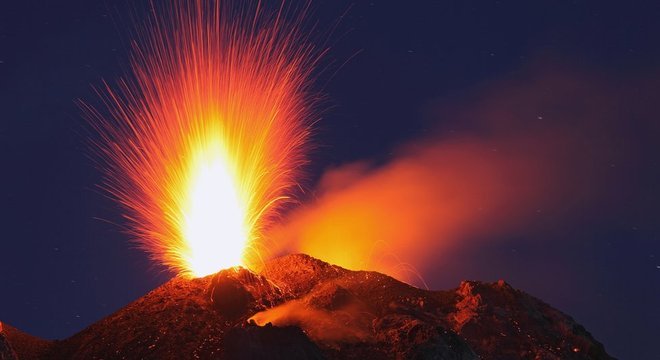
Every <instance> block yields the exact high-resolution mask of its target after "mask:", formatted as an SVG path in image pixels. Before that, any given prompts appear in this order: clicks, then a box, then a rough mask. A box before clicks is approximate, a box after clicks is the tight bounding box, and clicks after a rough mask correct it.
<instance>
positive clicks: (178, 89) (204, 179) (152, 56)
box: [83, 0, 319, 277]
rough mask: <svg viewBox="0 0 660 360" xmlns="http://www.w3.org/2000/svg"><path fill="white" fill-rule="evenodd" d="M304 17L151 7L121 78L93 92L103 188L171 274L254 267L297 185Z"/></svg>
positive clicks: (305, 89)
mask: <svg viewBox="0 0 660 360" xmlns="http://www.w3.org/2000/svg"><path fill="white" fill-rule="evenodd" d="M303 13H304V12H297V13H296V14H297V15H296V14H291V11H290V9H286V8H285V7H284V6H283V5H282V7H281V8H280V9H279V11H275V12H274V13H273V14H272V15H268V11H266V10H264V8H263V7H262V5H261V3H258V4H257V5H256V6H254V7H250V6H246V5H244V4H240V5H239V3H238V2H236V3H234V4H231V3H228V2H219V1H202V0H190V1H186V0H173V1H171V2H170V3H169V5H159V6H156V8H155V9H153V14H154V15H151V16H150V17H149V19H148V20H147V21H146V22H145V24H144V25H142V26H140V27H139V28H138V31H137V36H136V40H135V41H134V42H133V43H132V57H131V73H130V74H129V76H128V77H127V78H126V79H122V80H121V81H119V82H118V84H117V86H110V85H107V84H106V85H105V87H104V89H102V90H101V91H99V94H100V95H101V97H102V98H103V100H104V103H105V107H104V109H103V110H102V111H100V110H97V109H95V108H94V107H92V106H89V105H85V104H83V109H84V110H85V112H86V114H87V117H88V118H89V119H90V123H91V125H92V127H93V128H94V130H95V132H96V133H97V135H96V136H95V138H96V139H95V140H93V143H94V149H95V152H96V153H97V155H99V156H98V158H99V159H100V162H101V166H102V168H103V169H104V170H105V172H106V181H105V183H104V188H105V189H106V190H107V191H108V192H109V193H110V195H111V196H112V197H113V198H115V199H116V200H117V201H118V202H119V203H120V204H121V205H122V206H123V207H124V209H125V211H126V213H125V216H126V218H127V220H128V222H129V231H130V233H131V235H132V236H134V238H135V239H136V240H137V242H138V244H139V245H140V247H141V248H143V249H144V250H146V251H147V252H148V253H149V254H150V256H151V257H152V258H153V259H155V260H156V261H158V262H160V263H162V264H164V265H165V266H167V267H169V268H171V269H173V270H174V271H176V272H177V273H179V274H180V275H184V276H188V277H201V276H205V275H209V274H211V273H214V272H217V271H218V270H220V269H222V268H227V267H231V266H236V265H245V266H250V264H253V263H255V262H258V261H260V253H261V252H262V251H263V248H264V247H265V245H264V244H263V242H262V240H261V234H262V232H263V230H264V229H265V228H266V227H267V226H268V225H269V223H270V222H271V221H272V220H273V219H274V217H276V216H277V214H278V210H280V209H281V207H282V205H283V204H284V203H286V201H287V200H289V199H291V197H292V195H293V193H294V191H295V189H296V187H297V179H298V177H299V175H300V174H299V171H300V168H301V165H303V164H304V163H305V161H306V160H305V147H306V144H307V139H308V135H309V132H310V125H311V123H312V122H313V121H312V116H313V107H314V97H313V94H312V92H311V91H310V87H309V81H308V80H309V78H310V71H311V69H312V67H313V66H314V65H315V63H316V60H317V59H318V56H317V55H319V54H318V53H316V52H315V51H314V49H313V47H312V46H311V45H310V43H309V42H308V41H307V38H306V37H304V36H303V35H301V32H300V29H299V27H298V26H296V24H299V23H300V20H301V18H300V17H301V15H302V14H303ZM292 17H293V19H292ZM285 18H287V19H288V22H287V21H285V20H284V19H285ZM287 24H289V25H287Z"/></svg>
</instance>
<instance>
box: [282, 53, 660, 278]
mask: <svg viewBox="0 0 660 360" xmlns="http://www.w3.org/2000/svg"><path fill="white" fill-rule="evenodd" d="M657 80H658V77H657V75H655V74H653V76H649V75H648V74H645V75H643V76H641V75H639V76H638V75H635V74H626V75H621V76H616V77H612V76H602V74H598V73H596V72H594V71H585V70H584V69H574V68H568V67H562V66H560V65H557V64H556V63H543V64H538V63H537V64H536V65H535V66H532V67H531V68H528V69H524V70H521V71H518V72H515V73H512V74H511V76H510V77H509V78H508V79H506V80H502V81H497V82H494V83H491V84H489V85H485V86H482V87H481V88H480V89H477V90H476V91H475V92H474V93H473V94H472V95H471V96H469V97H466V98H463V99H459V100H457V99H444V100H439V101H437V102H436V103H434V104H431V105H429V107H428V109H427V113H428V114H429V117H430V118H431V120H432V121H433V122H434V123H435V124H436V125H435V127H436V129H435V132H434V134H433V135H431V136H427V137H426V138H423V139H419V140H417V141H414V142H411V143H408V144H406V145H404V146H402V147H400V148H399V149H397V151H395V153H394V156H393V158H391V159H390V160H389V161H388V162H386V163H385V164H374V163H373V162H370V161H369V160H365V161H357V162H354V163H349V164H345V165H343V166H339V167H336V168H332V169H329V170H327V172H326V173H325V174H324V175H323V177H322V179H321V180H320V182H319V184H318V186H317V189H316V192H315V193H316V196H315V198H314V199H313V200H312V201H310V202H309V203H307V204H305V205H303V206H302V207H301V208H300V209H298V210H297V211H294V212H292V213H291V214H290V216H289V217H288V219H287V221H286V222H285V223H284V224H283V225H282V226H280V227H277V228H275V229H273V230H272V233H271V237H272V238H273V239H274V240H275V241H274V243H276V244H281V245H282V246H283V249H276V251H277V250H282V251H293V252H304V253H307V254H309V255H311V256H314V257H318V258H320V259H323V260H326V261H329V262H331V263H334V264H337V265H340V266H344V267H347V268H351V269H370V270H378V271H383V272H385V273H388V274H390V275H392V276H394V277H397V278H400V279H403V280H406V281H409V282H413V283H417V284H418V285H419V284H420V283H421V282H422V281H419V280H420V279H421V278H423V275H424V269H425V268H426V267H428V266H429V265H430V264H432V263H433V264H437V263H443V262H447V261H449V260H450V259H451V258H452V256H455V254H457V253H460V252H461V251H462V250H464V249H466V248H470V247H474V246H480V245H482V244H484V242H491V243H492V242H493V241H500V240H497V239H506V238H510V237H513V236H527V237H529V238H535V235H538V234H543V233H549V232H553V231H554V228H556V227H557V226H559V225H561V226H565V225H566V224H567V223H573V222H582V223H585V222H589V221H592V220H595V219H600V220H603V219H609V218H610V217H615V216H627V215H626V214H629V213H630V212H629V211H627V210H630V209H626V208H622V207H621V206H619V205H618V204H621V203H632V200H633V199H636V198H639V197H643V195H644V193H645V189H646V188H647V187H649V186H651V184H652V182H648V183H644V184H641V183H637V182H638V181H640V180H639V178H641V177H637V178H634V179H631V176H630V173H631V172H636V171H644V170H643V169H644V167H645V164H643V163H641V162H640V161H639V160H638V158H639V157H638V155H639V154H640V153H642V152H645V151H650V150H657V145H655V141H654V140H653V139H654V134H660V131H658V124H657V122H656V121H655V119H654V116H652V115H650V114H649V113H650V109H653V107H654V105H653V104H654V103H655V102H656V101H657V100H658V99H657V98H658V95H657V94H660V92H658V91H656V90H657V88H658V84H659V83H660V82H659V81H657ZM448 119H450V120H448ZM640 133H642V134H646V135H645V136H641V138H642V141H633V140H632V139H635V138H640ZM647 140H648V141H647ZM637 200H638V199H637ZM639 206H641V207H643V202H642V205H639ZM640 211H641V210H640ZM536 238H537V239H538V240H536V241H544V240H543V239H545V237H544V236H536ZM553 241H564V240H562V239H561V237H560V238H559V239H557V238H555V239H554V240H553ZM565 241H568V240H565ZM420 275H421V276H420Z"/></svg>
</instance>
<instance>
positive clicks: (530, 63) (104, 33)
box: [0, 0, 660, 359]
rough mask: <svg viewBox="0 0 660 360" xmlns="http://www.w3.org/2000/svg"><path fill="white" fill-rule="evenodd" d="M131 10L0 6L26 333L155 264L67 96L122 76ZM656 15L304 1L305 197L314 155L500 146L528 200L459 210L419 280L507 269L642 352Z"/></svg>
mask: <svg viewBox="0 0 660 360" xmlns="http://www.w3.org/2000/svg"><path fill="white" fill-rule="evenodd" d="M404 4H405V5H404ZM131 8H137V9H138V10H130V9H131ZM140 8H142V7H140V6H135V7H133V6H126V3H124V2H122V3H120V4H116V3H114V2H112V1H89V0H78V1H71V0H62V1H57V2H53V1H31V0H27V1H6V0H5V1H2V2H0V162H1V164H2V170H1V171H2V176H0V189H1V190H0V199H2V200H1V204H2V206H1V207H0V229H2V232H1V234H2V235H0V238H1V242H0V274H1V275H0V277H1V278H2V281H1V282H0V320H2V321H4V322H7V323H9V324H11V325H13V326H16V327H18V328H19V329H22V330H24V331H26V332H28V333H30V334H34V335H37V336H41V337H45V338H64V337H68V336H70V335H72V334H74V333H75V332H77V331H79V330H81V329H83V328H84V327H85V326H88V325H90V324H91V323H93V322H95V321H97V320H99V319H101V318H102V317H104V316H106V315H108V314H110V313H112V312H114V311H116V310H117V309H119V308H121V307H122V306H124V305H126V304H127V303H129V302H131V301H133V300H135V299H136V298H138V297H140V296H142V295H144V294H145V293H147V292H148V291H150V290H151V289H153V288H155V287H157V286H158V285H160V284H162V283H163V282H165V281H167V280H168V279H169V278H170V277H171V276H172V275H171V274H168V273H167V272H165V271H164V270H163V269H161V268H159V267H158V266H156V265H154V264H153V263H151V262H150V261H148V259H147V257H146V255H145V254H144V253H142V252H140V251H139V250H137V249H135V248H133V247H132V246H131V245H130V243H129V241H128V238H127V236H126V235H125V234H123V233H122V232H121V229H120V227H119V226H118V224H121V223H122V221H123V220H122V218H121V216H120V209H119V208H118V207H117V206H116V205H115V204H114V203H113V202H112V201H111V200H110V199H108V198H106V197H105V196H104V194H103V193H102V192H101V191H100V190H98V187H97V184H99V183H100V182H101V179H102V175H101V172H100V171H99V170H98V169H97V168H96V166H95V165H94V162H93V161H92V160H91V159H90V158H89V150H88V148H87V145H86V136H87V135H85V134H86V132H85V121H84V120H83V119H82V116H81V112H80V110H79V108H78V106H77V105H76V103H75V101H76V100H77V99H84V100H86V101H90V102H92V103H93V102H94V101H98V100H97V97H96V96H95V94H94V92H93V90H92V85H98V84H100V82H101V80H102V79H109V80H114V79H116V78H118V77H120V76H121V75H122V74H124V72H125V71H124V70H125V69H126V67H127V61H128V52H129V51H128V46H127V45H126V41H127V31H126V29H127V28H128V27H129V22H128V21H127V19H128V18H130V17H131V16H135V17H137V18H141V17H143V16H144V14H143V13H141V12H140V10H139V9H140ZM130 11H134V12H133V15H129V14H128V13H130ZM658 18H660V5H659V4H656V2H653V1H633V2H615V1H593V2H590V1H409V2H401V1H343V0H342V1H337V0H333V1H320V0H315V1H313V2H312V10H311V12H310V14H309V16H308V19H309V21H310V23H311V24H316V29H317V31H318V33H319V34H318V38H319V39H320V40H321V42H322V41H323V39H326V38H329V44H330V51H329V53H328V55H327V56H326V58H325V59H324V61H325V64H326V68H327V69H330V70H325V71H324V72H321V73H319V75H318V81H317V89H318V90H319V91H320V92H322V93H323V94H324V95H325V97H326V99H327V100H326V101H325V105H327V106H326V109H325V110H324V112H323V118H322V120H321V121H320V122H319V124H318V129H317V133H316V134H315V143H316V144H317V145H318V146H316V149H315V150H314V152H313V153H312V154H311V159H312V161H313V162H312V164H311V165H310V167H309V173H310V176H309V179H308V180H307V181H306V183H305V186H306V188H307V189H308V191H307V193H306V195H305V196H306V198H305V199H304V201H305V202H314V198H315V196H320V195H319V194H321V191H320V190H319V191H316V190H315V189H319V188H320V185H318V184H317V183H320V182H321V179H323V178H324V174H327V172H328V171H329V169H338V168H339V169H341V168H342V166H346V164H354V163H356V162H368V163H369V164H371V165H370V166H371V167H372V168H376V169H387V167H388V164H390V163H392V162H393V161H396V159H397V158H398V156H399V154H400V153H401V149H402V148H410V147H415V146H416V145H418V144H422V143H423V144H425V145H424V146H426V147H427V148H428V147H431V148H433V147H434V146H436V145H437V144H445V143H447V142H448V141H453V140H457V141H458V142H460V141H461V139H470V141H472V142H471V144H472V143H476V144H478V146H477V149H480V148H482V147H483V148H488V149H490V150H492V151H493V152H496V151H498V150H499V149H505V150H502V152H503V154H504V155H502V156H498V157H496V158H494V160H493V162H490V161H487V160H484V162H485V163H486V164H494V165H493V166H494V169H495V171H497V169H501V171H502V172H507V174H506V176H504V175H503V178H504V179H505V180H503V182H504V183H505V184H511V186H510V187H511V188H514V189H513V190H517V189H515V188H516V187H518V184H519V182H520V184H522V186H521V187H522V188H524V189H522V190H520V192H521V193H525V194H526V193H527V192H530V193H532V192H534V191H536V192H539V193H543V194H544V195H545V196H538V197H537V196H529V197H527V196H525V195H515V194H517V192H516V191H512V194H514V195H512V196H511V201H510V202H508V201H506V199H505V200H501V201H500V200H498V201H493V202H491V203H490V204H491V206H492V207H494V208H495V209H496V210H498V209H501V211H500V212H499V214H498V215H500V216H499V217H496V218H495V217H491V218H489V217H488V216H484V217H483V218H479V219H478V220H475V221H474V222H475V223H470V222H469V221H467V220H469V219H467V220H463V222H462V223H461V224H460V226H462V227H471V228H473V227H483V228H484V229H485V230H484V231H480V232H469V233H465V232H460V234H463V235H464V236H463V237H464V238H465V239H463V238H462V239H461V241H457V243H458V244H462V245H460V246H458V245H457V246H453V247H452V248H451V249H450V250H447V251H446V252H443V253H442V254H440V252H438V254H437V257H436V258H437V259H438V260H437V261H436V262H433V261H431V262H429V261H425V262H424V264H420V265H419V267H418V268H419V270H420V272H421V275H422V276H423V278H424V280H425V281H426V282H427V283H428V284H429V287H431V288H434V289H449V288H453V287H455V286H457V285H458V283H459V282H460V281H461V280H463V279H475V280H484V281H494V280H497V279H500V278H501V279H505V280H507V281H508V282H509V283H511V284H512V285H513V286H514V287H516V288H519V289H522V290H524V291H526V292H528V293H530V294H532V295H534V296H537V297H539V298H541V299H543V300H544V301H546V302H548V303H549V304H551V305H552V306H554V307H556V308H558V309H560V310H562V311H564V312H566V313H568V314H570V315H571V316H573V317H574V318H575V319H576V320H577V321H578V322H580V323H581V324H583V325H584V326H585V327H586V328H587V329H588V330H589V331H590V332H591V333H592V334H593V335H594V337H595V338H596V339H598V340H599V341H601V342H603V343H604V345H605V348H606V350H607V351H608V352H609V353H611V354H612V355H613V356H616V357H619V358H622V359H652V358H658V354H657V344H656V342H657V339H658V336H659V335H660V306H658V304H660V241H659V240H660V221H658V217H659V216H660V208H659V205H658V204H660V188H659V187H658V184H660V160H659V159H658V158H659V155H660V142H659V141H658V136H660V124H659V122H658V120H657V117H658V114H660V22H658V21H657V19H658ZM337 24H338V25H337ZM335 25H336V26H337V28H336V30H335V31H333V32H331V31H330V29H331V28H332V27H333V26H335ZM454 143H455V142H451V144H454ZM429 144H431V145H429ZM538 144H542V145H543V146H540V145H538ZM443 149H445V148H443ZM461 149H462V148H461ZM475 151H476V150H475ZM523 155H524V159H523V160H524V161H520V162H516V161H517V160H520V157H521V156H523ZM430 158H431V159H435V157H430ZM464 158H465V159H467V160H469V159H472V158H473V156H466V157H464ZM426 159H427V160H428V157H427V158H426ZM443 159H444V157H443ZM460 159H463V157H461V158H460ZM488 159H490V158H488ZM467 160H466V161H467ZM508 160H511V163H514V162H515V163H516V164H518V163H522V164H531V165H529V167H524V166H527V165H523V168H522V169H521V168H520V167H518V166H514V165H511V166H510V164H509V163H508ZM448 164H449V165H448V166H449V167H447V168H443V165H442V164H432V165H430V166H432V167H434V168H435V167H437V168H438V169H443V172H441V173H439V174H441V175H439V176H445V177H451V176H453V175H452V174H455V173H460V172H458V171H454V170H453V168H451V164H453V162H451V161H448ZM500 165H501V166H502V167H501V168H500V167H499V166H500ZM512 169H513V170H512ZM375 171H378V170H375ZM512 173H513V174H512ZM532 173H534V174H535V173H538V176H536V175H534V174H532ZM530 174H531V175H530ZM532 175H534V176H532ZM509 177H510V179H511V180H509ZM520 179H525V180H524V181H523V180H520ZM456 181H458V180H456ZM442 184H443V183H439V185H438V186H442ZM468 184H470V183H469V182H468ZM526 185H529V188H528V187H525V186H526ZM530 189H532V190H530ZM507 191H511V189H510V188H507ZM484 194H485V195H484V196H487V195H488V194H490V193H488V192H484ZM519 197H520V198H523V197H524V201H522V200H520V199H519ZM507 199H508V198H507ZM470 201H476V200H475V199H473V198H470ZM495 213H497V211H495ZM502 214H503V215H502ZM512 217H515V218H516V219H519V221H511V219H510V218H512ZM502 219H503V220H502ZM494 222H496V223H498V224H500V223H506V224H507V225H506V226H499V225H498V226H492V224H491V223H494ZM457 233H458V232H457ZM468 237H469V238H470V239H467V238H468ZM477 238H478V239H477ZM425 246H426V245H425ZM436 250H437V248H435V247H433V246H430V249H429V252H430V253H431V254H433V251H436ZM437 251H440V250H437ZM434 256H435V255H434Z"/></svg>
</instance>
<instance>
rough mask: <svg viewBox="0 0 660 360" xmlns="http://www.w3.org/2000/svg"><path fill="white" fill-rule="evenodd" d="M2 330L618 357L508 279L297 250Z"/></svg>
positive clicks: (96, 351)
mask: <svg viewBox="0 0 660 360" xmlns="http://www.w3.org/2000/svg"><path fill="white" fill-rule="evenodd" d="M1 329H2V332H1V333H0V359H14V358H17V359H136V358H144V359H181V358H196V359H208V358H219V359H265V358H268V359H612V357H611V356H609V355H608V354H607V353H606V351H605V349H604V347H603V345H602V344H600V343H599V342H598V341H596V340H595V339H594V338H593V337H592V336H591V335H590V334H589V332H587V331H586V330H585V328H584V327H582V326H581V325H579V324H578V323H576V322H575V321H574V320H573V319H572V318H571V317H570V316H568V315H566V314H563V313H562V312H560V311H558V310H556V309H554V308H552V307H551V306H549V305H547V304H545V303H544V302H542V301H541V300H539V299H536V298H534V297H532V296H530V295H528V294H526V293H524V292H522V291H520V290H516V289H514V288H512V287H511V286H510V285H509V284H507V283H506V282H504V281H502V280H500V281H498V282H495V283H483V282H478V281H463V282H462V283H461V284H460V285H459V286H458V288H456V289H452V290H447V291H428V290H422V289H418V288H415V287H413V286H410V285H407V284H404V283H402V282H399V281H397V280H395V279H393V278H391V277H389V276H386V275H383V274H380V273H377V272H370V271H350V270H347V269H344V268H341V267H338V266H334V265H331V264H328V263H325V262H323V261H320V260H317V259H315V258H312V257H310V256H307V255H302V254H296V255H287V256H284V257H281V258H277V259H273V260H270V261H268V262H266V263H265V264H264V266H263V268H261V269H260V270H259V271H258V272H251V271H249V270H246V269H244V268H240V267H237V268H230V269H226V270H222V271H220V272H219V273H217V274H214V275H210V276H207V277H203V278H197V279H192V280H190V279H186V278H182V277H177V278H174V279H172V280H171V281H169V282H167V283H165V284H164V285H162V286H160V287H159V288H157V289H155V290H153V291H151V292H150V293H148V294H147V295H145V296H143V297H142V298H140V299H138V300H136V301H135V302H133V303H131V304H129V305H127V306H126V307H124V308H123V309H121V310H119V311H117V312H115V313H114V314H112V315H110V316H108V317H106V318H105V319H102V320H100V321H98V322H97V323H95V324H93V325H91V326H89V327H88V328H86V329H84V330H82V331H81V332H79V333H78V334H75V335H73V336H72V337H70V338H68V339H65V340H55V341H47V340H42V339H38V338H36V337H32V336H30V335H27V334H25V333H23V332H21V331H19V330H17V329H15V328H13V327H11V326H8V325H6V324H5V325H4V326H3V327H2V328H1Z"/></svg>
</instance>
